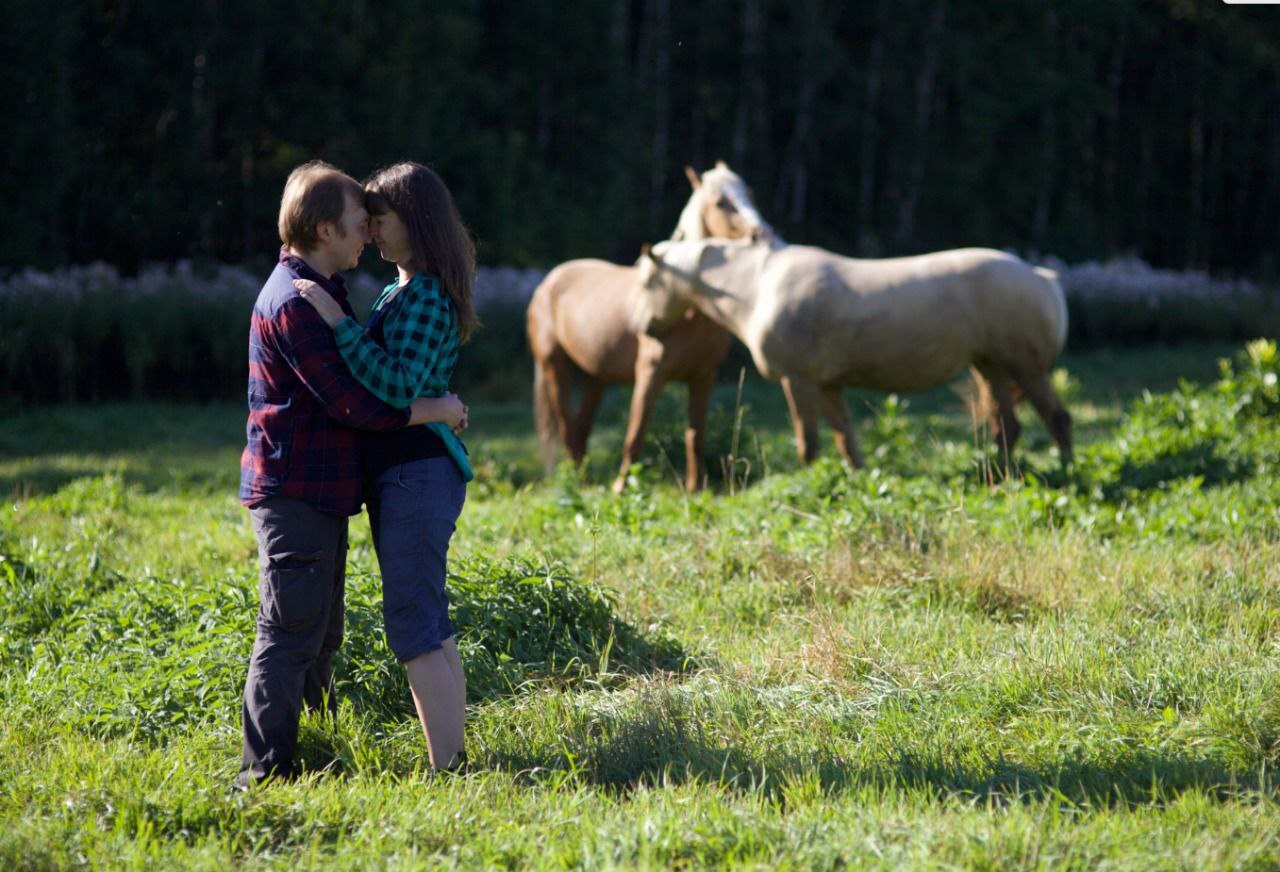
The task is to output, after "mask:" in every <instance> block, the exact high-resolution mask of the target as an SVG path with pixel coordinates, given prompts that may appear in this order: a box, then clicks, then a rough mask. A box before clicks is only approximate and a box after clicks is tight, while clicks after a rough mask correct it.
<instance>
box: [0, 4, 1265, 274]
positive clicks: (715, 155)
mask: <svg viewBox="0 0 1280 872" xmlns="http://www.w3.org/2000/svg"><path fill="white" fill-rule="evenodd" d="M4 7H5V12H6V15H5V21H6V26H5V28H4V30H3V32H2V34H0V106H3V117H4V118H5V119H6V122H7V123H6V127H7V132H6V135H5V136H3V137H0V155H2V156H3V164H4V167H5V172H4V174H3V184H4V187H5V193H6V194H7V196H6V197H5V199H4V202H5V203H6V208H4V209H0V228H2V231H0V268H9V269H13V268H19V267H23V266H28V265H34V266H53V265H60V264H67V263H85V262H89V261H93V260H105V261H108V262H111V263H114V264H117V265H119V266H121V267H123V268H124V269H126V270H128V269H133V268H136V267H137V266H139V265H140V264H142V263H144V262H148V261H169V260H175V259H180V258H190V259H195V260H218V261H230V262H245V261H254V260H255V259H259V258H265V257H268V256H270V255H271V253H272V251H273V250H274V247H275V246H276V244H277V241H276V236H275V210H276V206H277V203H278V197H279V194H280V190H281V187H282V185H283V181H284V177H285V175H286V174H287V172H288V170H289V169H290V168H291V167H292V166H294V165H296V164H297V163H299V162H302V161H304V160H308V159H311V158H314V157H320V158H324V159H326V160H329V161H331V162H333V163H335V164H338V165H339V166H342V167H344V168H347V169H348V170H350V171H351V172H353V173H354V174H356V175H358V176H360V175H364V174H367V173H368V172H370V171H371V170H373V169H375V168H376V167H378V166H381V165H383V164H386V163H390V162H394V161H396V160H400V159H404V158H410V159H416V160H420V161H423V162H426V163H429V164H432V165H433V166H435V168H436V169H437V170H438V171H439V172H440V173H441V175H442V176H443V177H444V178H445V180H446V182H447V183H448V184H449V185H450V187H451V188H452V190H453V191H454V194H455V196H456V197H457V200H458V203H459V208H460V210H461V211H462V213H463V215H464V217H465V218H466V219H467V221H468V223H469V224H470V225H471V227H472V228H473V230H474V231H475V233H476V236H477V238H478V239H479V242H480V257H481V260H482V261H483V262H486V263H490V264H495V263H504V264H512V265H526V264H532V265H548V264H551V263H555V262H557V261H560V260H564V259H568V258H571V257H583V256H600V257H606V258H611V259H614V260H631V259H633V258H634V257H635V255H636V252H637V250H638V247H639V244H640V243H641V242H643V241H647V240H653V239H658V238H662V237H665V236H666V235H667V234H668V233H669V232H670V230H671V228H672V227H673V226H674V224H675V220H676V216H677V213H678V210H679V207H680V205H681V204H682V203H683V202H684V200H685V198H686V196H687V193H688V187H687V182H686V181H685V179H684V175H683V173H682V172H681V167H682V166H683V165H684V164H686V163H688V164H692V165H694V166H695V167H697V168H703V167H705V166H707V165H709V164H710V163H711V162H713V161H715V160H717V159H724V160H726V161H728V162H729V163H730V164H731V165H732V166H733V167H734V168H735V169H736V170H737V171H738V172H740V173H741V174H742V175H743V176H744V177H745V178H746V179H747V180H748V181H749V182H750V183H751V184H752V185H753V187H754V190H755V194H756V198H757V202H758V205H759V206H760V207H761V209H762V211H763V212H764V214H765V215H766V216H767V217H769V218H770V220H771V221H773V222H774V224H775V226H777V227H778V228H779V230H780V231H781V232H782V233H783V235H784V236H785V237H787V238H788V239H790V240H792V241H797V242H807V243H813V244H818V245H823V246H825V247H828V248H831V249H833V250H836V251H840V252H842V253H849V254H862V255H867V256H884V255H892V254H900V253H913V252H920V251H926V250H932V249H939V248H946V247H953V246H962V245H989V246H997V247H1008V248H1014V249H1017V250H1021V251H1025V252H1030V253H1033V254H1048V253H1052V254H1056V255H1058V256H1060V257H1063V258H1065V259H1067V260H1069V261H1071V260H1081V259H1088V258H1103V257H1108V256H1112V255H1115V254H1122V253H1123V254H1136V255H1138V256H1140V257H1142V258H1144V259H1146V260H1148V261H1149V262H1151V263H1153V264H1156V265H1160V266H1169V267H1195V268H1208V269H1212V270H1214V271H1217V272H1225V273H1231V274H1250V275H1255V276H1264V277H1274V276H1275V275H1276V274H1278V273H1280V260H1277V242H1278V241H1280V240H1278V239H1277V231H1276V228H1277V227H1280V13H1277V12H1276V11H1275V10H1274V8H1268V7H1265V6H1261V7H1248V6H1245V7H1242V6H1230V5H1226V4H1222V3H1219V2H1216V0H1215V2H1210V0H1052V2H1044V0H989V2H984V3H967V2H962V0H928V2H925V0H861V2H854V0H850V2H837V0H700V2H693V3H673V2H672V0H574V2H571V3H540V2H535V3H507V2H499V0H432V2H420V0H383V2H380V3H369V2H366V0H341V2H339V0H312V2H306V3H304V2H299V0H282V2H275V3H261V2H258V0H193V2H190V3H168V2H161V0H67V2H59V3H48V2H41V0H4Z"/></svg>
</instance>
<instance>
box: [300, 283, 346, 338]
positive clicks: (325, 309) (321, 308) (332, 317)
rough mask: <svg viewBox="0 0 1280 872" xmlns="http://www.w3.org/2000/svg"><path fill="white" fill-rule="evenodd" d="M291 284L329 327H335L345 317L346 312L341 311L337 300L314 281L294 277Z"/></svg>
mask: <svg viewBox="0 0 1280 872" xmlns="http://www.w3.org/2000/svg"><path fill="white" fill-rule="evenodd" d="M293 286H294V287H295V288H297V289H298V295H299V296H300V297H302V299H304V300H306V301H307V302H308V303H310V304H311V305H312V307H313V308H314V309H315V310H316V312H318V313H319V315H320V317H321V318H323V319H324V323H326V324H328V325H329V326H330V327H337V326H338V324H339V323H340V322H341V321H342V319H343V318H345V317H347V313H346V312H344V311H342V307H341V306H339V305H338V301H337V300H335V299H334V298H333V297H331V296H329V294H328V292H327V291H326V290H325V289H324V288H322V287H320V286H319V285H317V284H316V283H315V282H313V281H311V280H309V279H294V280H293Z"/></svg>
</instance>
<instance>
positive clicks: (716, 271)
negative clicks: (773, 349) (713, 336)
mask: <svg viewBox="0 0 1280 872" xmlns="http://www.w3.org/2000/svg"><path fill="white" fill-rule="evenodd" d="M725 251H726V252H727V254H728V257H727V258H726V260H725V263H724V264H722V265H720V266H714V267H710V268H707V269H704V270H703V271H702V272H701V273H700V274H699V275H698V277H697V279H696V282H695V288H694V297H695V299H696V300H697V301H698V308H699V309H700V310H701V311H702V312H703V314H705V315H706V316H707V317H709V318H710V319H711V320H713V321H716V322H717V323H719V324H721V325H722V326H724V327H728V328H729V329H730V331H731V332H733V333H735V334H738V335H739V338H741V331H742V330H744V329H745V328H746V326H747V322H748V321H750V320H751V315H752V313H753V312H755V309H756V303H757V297H758V294H759V287H760V272H761V270H763V268H764V264H763V262H762V261H761V253H760V252H759V251H758V250H756V249H754V248H749V249H745V250H742V251H736V250H734V249H732V248H728V249H725Z"/></svg>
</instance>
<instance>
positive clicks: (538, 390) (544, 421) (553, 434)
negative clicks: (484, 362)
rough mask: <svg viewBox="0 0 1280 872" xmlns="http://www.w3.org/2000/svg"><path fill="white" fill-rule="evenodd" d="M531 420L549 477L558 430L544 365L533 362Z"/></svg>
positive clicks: (554, 466)
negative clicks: (536, 432)
mask: <svg viewBox="0 0 1280 872" xmlns="http://www.w3.org/2000/svg"><path fill="white" fill-rule="evenodd" d="M533 420H534V427H535V428H536V429H537V431H538V448H539V451H540V453H541V454H542V465H543V467H544V468H545V469H546V471H547V474H548V475H550V474H551V473H552V472H554V471H555V468H556V443H557V442H558V441H559V430H558V428H557V426H556V419H555V415H554V414H552V411H551V392H550V391H549V390H548V389H547V375H546V364H543V363H542V362H541V361H537V360H535V361H534V362H533Z"/></svg>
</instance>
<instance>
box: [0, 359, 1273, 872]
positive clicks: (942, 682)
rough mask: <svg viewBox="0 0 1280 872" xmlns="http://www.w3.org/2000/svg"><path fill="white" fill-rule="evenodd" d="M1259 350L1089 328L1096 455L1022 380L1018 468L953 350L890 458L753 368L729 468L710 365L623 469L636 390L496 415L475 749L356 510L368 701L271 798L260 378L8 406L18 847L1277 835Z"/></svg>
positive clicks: (588, 846)
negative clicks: (464, 761) (255, 499)
mask: <svg viewBox="0 0 1280 872" xmlns="http://www.w3.org/2000/svg"><path fill="white" fill-rule="evenodd" d="M1241 351H1242V349H1240V348H1237V347H1232V346H1225V347H1224V346H1183V347H1180V348H1177V349H1147V350H1131V351H1119V350H1117V351H1107V352H1092V353H1088V354H1080V355H1075V356H1068V357H1067V358H1065V359H1064V361H1063V366H1064V368H1065V372H1063V373H1061V374H1060V375H1059V378H1058V381H1059V384H1060V385H1062V386H1063V387H1064V388H1065V389H1066V392H1067V395H1068V403H1069V405H1070V407H1071V409H1072V412H1073V414H1074V416H1075V419H1076V424H1077V426H1076V433H1077V444H1078V452H1077V463H1076V465H1075V467H1074V468H1073V469H1072V470H1071V471H1070V472H1066V471H1063V470H1062V469H1060V468H1059V466H1058V464H1057V461H1056V457H1055V455H1053V453H1052V452H1051V451H1050V450H1049V441H1048V438H1047V436H1046V434H1045V431H1044V428H1043V426H1042V425H1041V424H1040V423H1039V421H1038V420H1036V419H1034V418H1033V416H1032V415H1031V414H1030V410H1025V411H1024V415H1023V421H1024V424H1025V431H1024V443H1023V445H1022V446H1021V449H1022V450H1020V452H1019V454H1018V462H1019V470H1018V471H1019V472H1020V473H1021V475H1017V476H1012V477H1008V478H1006V477H1005V476H1004V475H1003V474H1002V470H999V469H998V468H997V466H996V463H995V460H996V456H995V454H994V452H993V451H992V450H990V448H989V446H986V445H984V444H983V440H982V435H981V432H978V431H975V429H974V427H973V426H972V425H971V423H970V421H969V417H968V415H967V412H966V411H965V406H964V403H963V400H962V399H961V397H960V396H959V395H958V394H959V386H958V385H957V386H951V387H947V388H941V389H938V390H935V391H933V392H930V393H928V394H922V395H918V396H910V397H902V398H897V399H894V398H887V397H885V396H883V395H875V394H851V400H852V405H853V407H854V411H855V415H856V417H857V419H858V421H859V435H860V438H861V440H862V443H863V448H864V450H865V452H866V454H867V457H868V460H869V462H870V463H871V464H872V466H873V469H871V470H870V471H867V472H862V473H858V474H850V473H848V472H847V471H846V470H844V469H843V468H842V467H841V466H840V465H839V464H838V463H837V462H836V460H835V459H834V451H833V449H832V448H831V446H830V438H829V433H828V432H827V431H825V430H824V431H823V445H824V452H823V457H822V459H820V461H819V462H818V463H816V464H815V465H814V466H812V467H810V468H808V469H800V468H799V467H798V464H797V463H796V460H795V458H794V454H793V452H792V450H791V448H790V440H789V435H788V433H789V431H788V425H787V421H786V418H785V415H784V413H783V403H782V399H781V395H780V393H779V392H778V391H777V389H776V388H775V387H773V386H771V385H767V384H763V383H759V382H756V381H752V380H749V381H748V383H747V386H746V390H745V394H744V403H743V409H742V424H741V427H740V430H739V432H738V434H737V439H738V447H739V450H738V452H737V457H738V458H739V460H738V462H737V463H736V464H735V465H734V467H733V469H732V470H731V471H729V473H726V472H725V471H723V467H722V466H721V461H720V458H721V457H723V456H724V455H725V454H727V453H728V450H729V448H730V446H731V445H732V444H733V441H734V419H735V416H734V406H735V393H736V385H725V386H724V387H723V388H722V390H721V391H720V393H719V394H718V396H717V406H716V411H715V412H714V414H713V422H712V423H713V426H712V431H713V432H712V434H711V438H710V451H709V454H710V457H709V465H710V466H711V467H712V488H711V490H710V491H708V492H704V493H701V494H698V495H695V496H686V495H684V494H682V493H681V492H680V491H679V490H678V489H677V488H676V487H675V485H674V484H673V480H674V478H675V476H674V474H673V471H672V466H673V465H674V467H676V468H679V467H680V466H681V464H682V459H681V455H680V449H679V447H678V446H679V436H680V431H681V420H680V417H681V416H680V408H681V400H680V393H679V391H678V390H676V389H669V392H668V394H669V395H668V396H666V397H664V400H663V402H662V405H661V407H660V410H659V415H658V421H657V424H656V425H655V428H654V436H655V439H654V444H655V446H656V447H655V449H654V450H653V451H651V455H650V458H649V460H648V461H647V462H646V464H644V465H643V466H642V467H639V468H637V469H635V470H634V479H635V482H634V487H633V488H632V489H631V490H630V491H629V493H627V494H626V495H625V496H623V497H621V498H613V497H611V496H609V494H608V493H607V486H608V483H609V481H610V480H611V477H612V473H613V464H614V463H615V461H614V458H615V457H616V456H617V449H618V447H619V445H620V442H621V428H622V420H621V418H622V415H623V409H624V405H625V397H624V396H622V395H618V396H614V397H611V398H610V399H609V401H608V403H607V404H606V407H605V409H604V412H603V415H602V421H601V426H600V429H599V432H598V433H597V434H596V437H595V439H594V441H593V443H592V451H591V455H590V458H589V461H588V464H587V466H586V468H585V469H584V470H582V471H575V470H571V469H568V468H567V467H562V468H561V469H560V470H559V471H558V472H557V473H556V475H554V476H553V477H551V478H550V479H543V478H542V477H541V471H540V465H539V461H538V458H537V452H536V445H535V440H534V438H533V434H532V432H531V414H530V410H529V407H528V405H527V404H522V403H518V402H512V403H510V404H505V405H503V404H498V403H493V404H489V405H487V406H482V407H477V408H476V409H475V410H474V413H473V417H472V429H471V433H470V435H469V444H470V445H471V448H472V454H473V456H474V457H475V458H476V461H477V468H478V472H479V476H478V478H477V481H476V482H474V483H473V485H472V487H471V489H470V491H469V495H468V504H467V508H466V510H465V511H464V513H463V518H462V521H461V522H460V529H459V533H458V536H457V538H456V539H455V545H454V560H453V567H454V569H455V570H456V578H455V579H454V590H455V606H456V609H457V612H458V618H459V624H460V626H461V633H460V643H461V644H460V647H461V648H462V651H463V656H464V659H465V661H466V663H467V666H468V674H469V682H470V691H471V697H472V700H471V702H472V706H471V709H470V721H469V735H468V746H469V753H470V757H471V760H472V762H473V766H472V769H471V771H470V772H469V773H467V774H465V775H462V776H451V777H444V778H436V779H431V778H428V777H427V776H426V775H425V774H424V770H425V767H426V763H425V746H424V743H423V741H422V738H421V735H420V733H419V731H418V727H417V723H416V720H414V718H413V716H412V713H411V708H410V702H409V699H408V693H407V687H406V685H405V683H404V680H403V678H402V676H401V674H400V669H399V667H398V666H397V665H396V664H395V663H394V661H393V659H392V658H391V656H390V654H389V652H388V651H387V649H386V647H385V644H384V642H383V639H382V638H381V617H380V611H379V592H378V580H377V567H376V563H375V561H374V559H373V553H372V548H371V545H370V541H369V535H368V527H367V524H366V522H365V520H364V518H363V517H361V518H358V519H356V520H355V521H354V522H353V526H352V550H351V554H350V559H349V575H348V622H347V629H348V638H347V644H346V646H345V650H344V654H343V658H342V660H341V662H340V664H339V668H340V676H339V677H340V692H341V694H342V704H341V711H340V716H339V718H338V721H337V722H336V723H328V722H323V721H319V720H310V719H308V720H305V721H304V724H303V736H302V749H301V752H302V756H303V759H304V761H305V762H306V763H307V765H308V766H309V767H310V768H311V769H312V770H314V772H313V774H310V775H308V776H306V777H305V778H304V779H302V780H301V781H300V782H298V783H292V784H285V785H277V786H274V787H271V788H269V789H266V790H261V791H255V792H253V793H250V794H238V793H233V792H231V791H230V790H229V787H230V785H231V782H232V779H233V777H234V775H235V772H236V769H237V766H238V759H239V748H240V722H239V712H240V709H239V695H240V691H241V689H242V686H243V680H244V672H245V667H246V662H247V657H248V653H249V649H250V646H251V642H252V623H253V617H254V611H255V608H256V584H257V573H256V566H255V543H254V539H253V535H252V531H251V529H250V526H249V522H248V516H247V513H246V512H245V511H244V510H243V509H242V508H241V507H240V506H239V504H238V503H237V502H236V499H235V485H236V482H237V480H238V469H237V462H238V455H239V452H240V448H241V446H242V439H243V435H242V434H243V429H242V428H243V409H242V407H241V406H240V405H238V404H236V405H232V404H228V405H215V406H206V407H194V406H177V405H119V406H100V407H58V408H36V409H32V408H19V407H10V408H6V409H4V410H3V411H4V413H5V414H3V416H2V417H0V495H3V496H4V497H5V499H4V504H3V507H2V510H3V517H4V520H3V523H2V524H0V663H3V675H2V678H0V773H2V774H3V778H0V866H2V867H4V868H60V867H67V866H93V867H147V868H156V867H158V868H166V867H167V868H183V869H186V868H211V869H212V868H218V869H221V868H225V867H226V866H228V865H244V866H249V867H287V868H290V869H301V868H317V867H324V868H348V867H356V868H361V867H370V868H388V867H390V868H403V867H418V866H426V865H463V866H498V867H527V866H532V867H551V868H557V867H563V866H590V867H593V868H594V867H611V866H624V867H635V866H638V867H669V866H685V865H691V866H706V865H722V864H729V865H743V866H765V867H781V868H812V867H818V868H828V867H834V866H841V865H851V866H855V867H858V868H862V867H879V868H895V869H896V868H900V867H903V866H908V867H918V868H953V867H957V866H960V867H977V868H991V869H995V868H1001V869H1003V868H1010V867H1013V868H1039V867H1050V866H1052V867H1068V868H1085V869H1090V870H1094V869H1106V868H1142V869H1146V868H1193V867H1194V868H1202V867H1213V868H1224V867H1225V868H1276V867H1280V805H1277V801H1276V788H1277V785H1278V784H1280V781H1278V779H1277V776H1276V768H1277V766H1280V471H1278V470H1277V462H1278V460H1280V428H1278V427H1277V426H1276V420H1277V419H1276V414H1277V409H1278V408H1280V396H1277V386H1276V371H1277V369H1278V368H1280V365H1278V363H1277V360H1276V357H1275V353H1274V346H1272V347H1270V349H1268V348H1267V347H1264V346H1261V345H1259V346H1254V347H1253V357H1252V358H1250V357H1247V356H1244V355H1242V354H1241V353H1240V352H1241ZM1222 357H1227V358H1235V365H1234V367H1233V368H1231V369H1229V370H1228V371H1227V372H1226V373H1222V372H1220V371H1219V366H1218V359H1219V358H1222ZM1181 379H1187V380H1190V381H1191V382H1194V383H1195V386H1191V385H1188V384H1185V383H1182V384H1180V380H1181Z"/></svg>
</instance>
